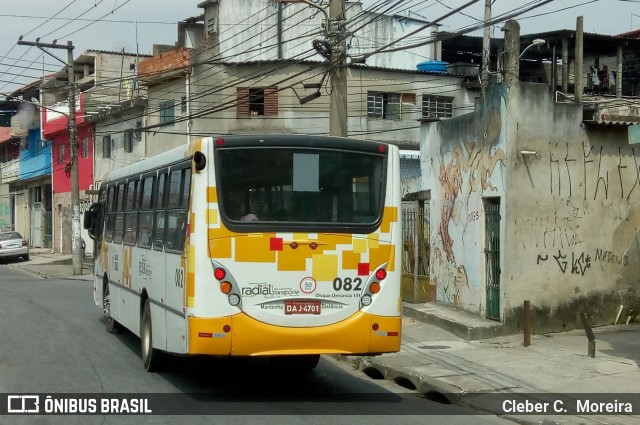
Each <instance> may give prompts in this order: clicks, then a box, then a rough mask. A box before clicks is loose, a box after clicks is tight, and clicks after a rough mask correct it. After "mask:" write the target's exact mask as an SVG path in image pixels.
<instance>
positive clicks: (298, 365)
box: [293, 354, 320, 372]
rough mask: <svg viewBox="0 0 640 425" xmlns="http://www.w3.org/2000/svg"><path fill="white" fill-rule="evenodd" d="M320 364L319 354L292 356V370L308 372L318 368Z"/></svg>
mask: <svg viewBox="0 0 640 425" xmlns="http://www.w3.org/2000/svg"><path fill="white" fill-rule="evenodd" d="M319 362H320V354H305V355H301V356H294V359H293V368H294V370H298V371H300V372H309V371H312V370H313V369H315V368H316V366H318V363H319Z"/></svg>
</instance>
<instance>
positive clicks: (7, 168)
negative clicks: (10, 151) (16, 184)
mask: <svg viewBox="0 0 640 425" xmlns="http://www.w3.org/2000/svg"><path fill="white" fill-rule="evenodd" d="M19 178H20V158H15V159H11V160H9V161H6V162H0V183H9V182H12V181H14V180H18V179H19Z"/></svg>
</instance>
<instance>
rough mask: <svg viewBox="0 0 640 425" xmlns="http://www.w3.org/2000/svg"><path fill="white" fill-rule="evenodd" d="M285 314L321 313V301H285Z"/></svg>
mask: <svg viewBox="0 0 640 425" xmlns="http://www.w3.org/2000/svg"><path fill="white" fill-rule="evenodd" d="M284 314H320V301H285V302H284Z"/></svg>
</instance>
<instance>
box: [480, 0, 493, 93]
mask: <svg viewBox="0 0 640 425" xmlns="http://www.w3.org/2000/svg"><path fill="white" fill-rule="evenodd" d="M490 20H491V0H484V32H483V36H482V74H481V75H482V76H481V78H480V80H481V86H482V94H484V93H485V92H486V90H487V86H488V85H489V61H490V60H491V55H490V52H491V26H490V25H488V22H489V21H490Z"/></svg>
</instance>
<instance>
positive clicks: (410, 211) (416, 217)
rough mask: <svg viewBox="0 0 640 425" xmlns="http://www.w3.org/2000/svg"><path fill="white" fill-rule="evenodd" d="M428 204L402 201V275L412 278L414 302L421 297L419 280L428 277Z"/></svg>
mask: <svg viewBox="0 0 640 425" xmlns="http://www.w3.org/2000/svg"><path fill="white" fill-rule="evenodd" d="M429 229H430V227H429V204H428V203H425V202H420V201H414V202H403V203H402V275H403V276H406V277H410V278H411V279H412V280H413V296H412V297H411V298H412V299H413V300H414V302H416V301H417V300H419V299H420V298H421V297H420V296H419V294H418V292H419V291H420V289H419V283H418V282H419V280H420V279H421V278H428V277H429V248H430V246H429Z"/></svg>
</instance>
